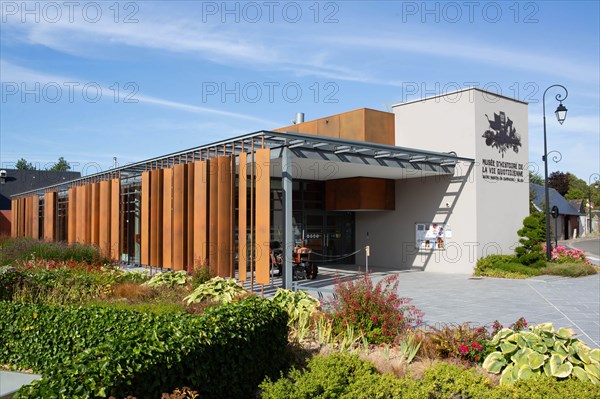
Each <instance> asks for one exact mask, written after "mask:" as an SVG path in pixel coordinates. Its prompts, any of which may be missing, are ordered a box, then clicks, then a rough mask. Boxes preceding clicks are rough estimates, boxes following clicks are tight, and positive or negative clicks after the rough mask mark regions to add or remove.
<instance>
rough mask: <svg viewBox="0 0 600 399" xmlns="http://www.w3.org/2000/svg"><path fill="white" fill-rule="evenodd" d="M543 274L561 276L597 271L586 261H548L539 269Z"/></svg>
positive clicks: (587, 274)
mask: <svg viewBox="0 0 600 399" xmlns="http://www.w3.org/2000/svg"><path fill="white" fill-rule="evenodd" d="M541 272H542V273H543V274H549V275H553V276H563V277H581V276H589V275H592V274H596V273H598V272H597V271H596V268H594V266H592V265H589V264H587V263H551V262H550V263H548V264H547V266H546V267H545V268H543V269H542V270H541Z"/></svg>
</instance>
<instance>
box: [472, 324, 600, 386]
mask: <svg viewBox="0 0 600 399" xmlns="http://www.w3.org/2000/svg"><path fill="white" fill-rule="evenodd" d="M573 335H574V332H573V330H571V329H569V328H559V329H558V330H557V331H554V326H553V325H552V323H542V324H539V325H537V326H530V327H529V330H524V331H519V332H515V331H514V330H511V329H509V328H504V329H502V330H500V331H499V332H498V333H497V334H496V335H495V336H494V337H493V338H492V340H491V341H490V346H491V347H493V348H494V349H495V351H494V352H492V353H490V354H489V355H488V356H487V357H486V359H485V361H484V362H483V367H484V368H485V369H486V370H487V371H489V372H490V373H494V374H500V373H501V377H500V382H501V383H502V384H514V383H515V382H516V381H517V380H526V379H529V378H531V377H535V376H539V375H546V376H548V377H555V378H559V379H561V378H567V377H570V376H571V377H575V378H577V379H579V380H582V381H591V382H592V383H594V384H598V383H599V382H600V349H598V348H596V349H593V350H592V349H590V348H589V347H588V346H587V345H585V344H584V343H583V342H582V341H581V340H579V339H577V338H574V337H573Z"/></svg>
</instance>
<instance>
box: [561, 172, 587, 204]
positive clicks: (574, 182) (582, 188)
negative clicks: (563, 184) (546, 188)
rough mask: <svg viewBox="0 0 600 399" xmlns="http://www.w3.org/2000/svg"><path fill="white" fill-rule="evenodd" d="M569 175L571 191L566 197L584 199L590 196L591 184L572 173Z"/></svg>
mask: <svg viewBox="0 0 600 399" xmlns="http://www.w3.org/2000/svg"><path fill="white" fill-rule="evenodd" d="M567 174H568V175H569V191H567V194H566V195H565V198H566V199H584V198H587V197H588V196H589V192H590V191H589V186H588V185H587V183H586V182H585V180H582V179H580V178H578V177H577V176H575V175H574V174H572V173H567Z"/></svg>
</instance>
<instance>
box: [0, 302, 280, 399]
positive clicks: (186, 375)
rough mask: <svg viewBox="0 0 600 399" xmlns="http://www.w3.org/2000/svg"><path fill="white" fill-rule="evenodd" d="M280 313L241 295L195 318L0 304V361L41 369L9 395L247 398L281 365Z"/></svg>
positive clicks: (24, 396)
mask: <svg viewBox="0 0 600 399" xmlns="http://www.w3.org/2000/svg"><path fill="white" fill-rule="evenodd" d="M287 332H288V331H287V315H286V314H285V312H283V311H282V310H281V309H279V308H278V307H276V306H275V305H273V304H271V303H270V301H267V300H263V299H260V298H256V297H248V298H246V299H244V300H242V301H240V302H235V303H231V304H226V305H222V306H219V307H217V308H212V309H209V310H207V312H206V313H204V314H203V315H201V316H192V315H189V314H165V315H154V314H146V313H139V312H135V311H131V310H123V309H113V308H101V307H73V306H64V307H62V306H50V305H39V304H26V303H14V302H0V364H9V365H12V366H13V367H16V368H30V369H32V370H33V371H36V372H41V373H42V376H43V378H42V379H41V380H40V381H36V382H33V383H32V384H30V385H28V386H25V387H23V388H21V389H20V390H19V391H18V393H17V394H16V396H15V398H44V399H50V398H69V399H71V398H72V399H77V398H95V397H108V396H111V395H112V396H115V397H117V398H123V397H126V396H127V395H133V396H136V397H139V398H152V397H160V395H161V393H162V392H171V391H172V390H173V389H174V388H176V387H182V386H189V387H192V388H194V389H195V390H197V391H198V392H199V393H200V395H201V397H202V398H223V397H231V398H251V397H254V396H255V393H256V389H257V386H258V384H259V383H260V381H262V380H263V379H264V377H265V376H269V375H271V376H273V375H276V374H277V373H278V372H279V370H280V369H281V368H282V367H283V364H282V362H283V359H284V353H285V347H286V343H287Z"/></svg>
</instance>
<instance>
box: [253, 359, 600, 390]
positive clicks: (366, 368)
mask: <svg viewBox="0 0 600 399" xmlns="http://www.w3.org/2000/svg"><path fill="white" fill-rule="evenodd" d="M261 388H262V390H263V391H262V398H263V399H305V398H316V397H318V398H328V399H336V398H340V399H342V398H343V399H371V398H379V399H395V398H402V399H448V398H453V399H507V398H519V399H542V398H543V399H598V398H599V397H600V393H599V392H598V387H597V386H595V385H593V384H592V383H591V382H581V381H578V380H574V379H567V380H564V381H558V380H556V379H555V378H548V377H542V378H535V379H530V380H526V381H519V382H518V383H517V384H515V385H514V386H508V385H504V386H494V385H493V384H492V383H491V382H490V381H489V380H488V379H487V378H485V377H484V376H483V375H481V374H479V373H478V372H477V371H475V370H474V369H464V368H462V367H459V366H453V365H449V364H445V363H440V364H437V365H435V366H433V367H430V368H428V369H427V370H425V372H424V375H423V378H421V379H414V378H411V377H410V376H405V377H402V378H396V377H394V376H393V375H391V374H383V375H382V374H379V373H378V372H377V370H376V369H375V367H374V366H373V364H371V363H369V362H366V361H364V360H361V359H360V358H359V357H358V356H357V355H350V354H334V355H330V356H327V357H323V356H316V357H314V358H313V359H311V361H310V362H309V363H308V366H307V368H306V369H305V370H304V371H299V370H292V371H291V372H290V374H289V376H287V377H283V376H282V377H281V378H280V379H279V380H277V381H274V382H273V381H272V380H270V379H269V378H267V379H266V380H265V381H264V382H263V383H262V384H261Z"/></svg>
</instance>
